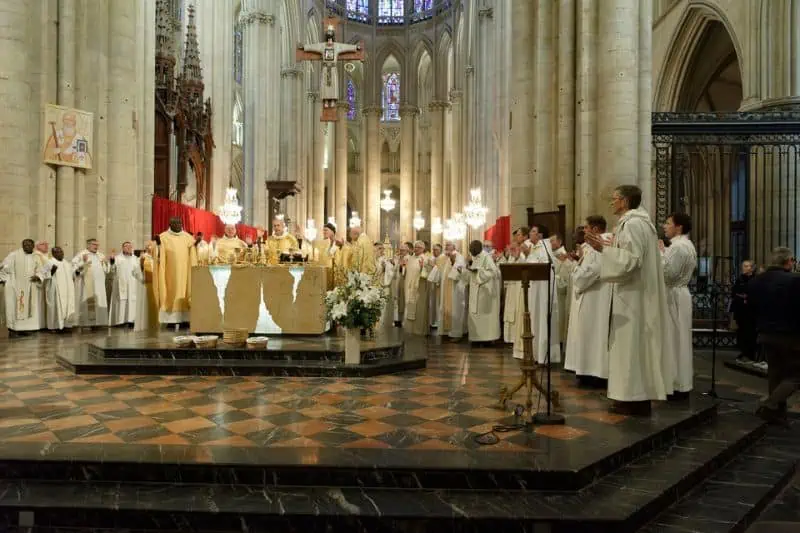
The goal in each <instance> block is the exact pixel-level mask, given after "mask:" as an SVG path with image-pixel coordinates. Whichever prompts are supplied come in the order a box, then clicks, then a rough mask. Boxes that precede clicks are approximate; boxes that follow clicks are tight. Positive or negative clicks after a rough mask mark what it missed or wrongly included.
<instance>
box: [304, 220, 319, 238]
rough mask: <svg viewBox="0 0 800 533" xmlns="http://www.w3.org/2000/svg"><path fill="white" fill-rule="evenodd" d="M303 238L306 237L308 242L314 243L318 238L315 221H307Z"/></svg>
mask: <svg viewBox="0 0 800 533" xmlns="http://www.w3.org/2000/svg"><path fill="white" fill-rule="evenodd" d="M303 236H305V238H306V240H307V241H313V240H316V238H317V227H316V226H315V225H314V219H313V218H309V219H308V220H307V221H306V229H305V230H304V231H303Z"/></svg>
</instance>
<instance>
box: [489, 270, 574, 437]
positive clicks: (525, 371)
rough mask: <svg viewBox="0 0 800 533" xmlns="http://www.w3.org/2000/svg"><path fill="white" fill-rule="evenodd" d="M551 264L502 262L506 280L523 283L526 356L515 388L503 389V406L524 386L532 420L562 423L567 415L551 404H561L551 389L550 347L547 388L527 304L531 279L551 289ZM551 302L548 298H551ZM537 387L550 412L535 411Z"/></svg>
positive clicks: (548, 329)
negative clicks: (538, 365)
mask: <svg viewBox="0 0 800 533" xmlns="http://www.w3.org/2000/svg"><path fill="white" fill-rule="evenodd" d="M551 267H552V265H550V264H547V263H503V264H501V265H500V272H501V274H502V276H503V281H519V282H521V283H520V284H521V287H520V289H521V290H522V301H523V313H522V322H523V326H522V349H523V354H524V355H523V359H522V362H521V364H520V369H521V370H522V377H521V378H520V380H519V383H517V384H516V385H515V386H514V388H513V389H512V390H511V391H509V390H508V387H506V386H505V385H504V386H502V387H501V389H500V405H501V406H505V404H506V402H508V400H510V399H511V397H512V396H513V395H514V393H516V392H517V391H518V390H520V389H521V388H522V387H527V389H528V394H527V399H526V403H525V407H526V408H527V410H528V413H529V414H530V415H531V423H535V424H543V425H545V424H547V425H555V424H563V423H564V417H563V416H562V415H560V414H557V413H553V412H552V411H551V403H552V406H553V407H555V408H559V407H560V406H561V404H560V402H559V397H558V391H554V390H552V384H551V379H550V372H551V364H550V353H549V348H548V354H547V355H548V357H547V388H546V389H545V387H544V386H543V385H542V383H541V381H540V380H539V379H538V378H537V376H536V361H534V359H533V333H532V332H531V313H530V309H529V307H528V289H529V288H530V282H531V281H547V290H548V294H550V292H551V291H552V282H551V278H550V274H551V271H552V269H551ZM548 301H549V298H548ZM551 320H552V316H551V313H550V312H549V311H548V313H547V337H548V339H547V344H548V347H549V345H550V331H551V329H552V324H551ZM518 327H519V326H518ZM534 388H535V389H536V390H538V391H539V392H540V393H541V394H542V395H543V396H544V397H545V400H546V401H547V411H546V412H544V413H536V414H534V413H533V389H534Z"/></svg>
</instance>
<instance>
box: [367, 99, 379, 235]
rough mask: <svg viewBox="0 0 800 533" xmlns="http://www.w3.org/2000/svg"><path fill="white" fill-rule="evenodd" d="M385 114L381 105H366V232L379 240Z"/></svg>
mask: <svg viewBox="0 0 800 533" xmlns="http://www.w3.org/2000/svg"><path fill="white" fill-rule="evenodd" d="M382 114H383V108H381V106H366V107H364V116H365V117H366V119H367V161H366V163H367V199H366V212H365V213H363V214H362V218H363V217H364V216H365V215H366V221H367V222H366V227H365V229H366V232H367V235H369V238H370V239H372V240H373V241H377V240H378V239H380V237H381V208H380V196H381V136H380V124H379V121H380V118H381V115H382Z"/></svg>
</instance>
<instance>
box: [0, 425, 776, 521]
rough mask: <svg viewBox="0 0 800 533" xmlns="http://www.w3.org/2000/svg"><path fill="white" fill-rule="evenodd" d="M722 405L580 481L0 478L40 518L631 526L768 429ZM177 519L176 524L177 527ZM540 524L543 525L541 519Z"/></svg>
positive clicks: (3, 507) (15, 511) (2, 494)
mask: <svg viewBox="0 0 800 533" xmlns="http://www.w3.org/2000/svg"><path fill="white" fill-rule="evenodd" d="M764 429H765V426H764V424H762V423H761V422H760V421H758V420H757V419H755V418H754V417H752V416H747V415H724V416H719V417H718V418H717V419H715V421H714V422H713V423H710V424H708V425H706V426H704V427H699V428H695V429H693V430H691V431H689V432H688V433H687V434H686V435H684V436H681V437H680V438H679V439H678V441H677V442H675V443H672V444H669V445H667V446H665V447H664V448H661V449H658V450H656V451H653V452H650V453H648V454H645V455H643V456H641V457H639V458H638V459H636V460H634V461H633V462H630V463H628V464H626V465H624V466H622V467H621V468H619V469H618V470H617V471H615V472H613V473H611V474H609V475H607V476H605V477H603V478H602V479H600V480H599V481H597V482H596V483H594V484H591V485H589V486H588V487H586V488H584V489H583V490H580V491H571V492H570V491H568V492H564V491H558V492H552V491H530V490H469V487H467V486H462V487H454V488H451V489H438V490H434V489H421V488H418V489H399V488H378V487H375V488H371V487H336V486H285V485H274V484H272V483H271V481H270V480H264V482H263V483H260V484H257V485H256V484H236V483H231V482H225V483H220V484H208V483H205V484H195V483H180V482H173V483H142V482H122V483H113V482H110V483H103V482H86V481H77V480H71V481H70V480H56V479H53V480H49V481H48V480H42V479H39V480H26V479H4V480H3V481H0V518H4V519H5V520H6V522H7V523H12V524H13V523H15V521H17V520H19V517H20V514H19V513H20V512H26V513H33V514H32V516H31V515H23V516H24V518H25V520H26V522H28V523H33V524H35V525H37V526H62V527H70V526H71V527H90V526H91V527H94V528H98V529H100V528H109V529H110V528H114V527H118V528H121V529H137V528H142V529H151V530H162V531H174V530H177V529H179V528H180V529H183V530H194V531H270V532H276V533H283V532H286V533H288V532H296V531H304V532H322V531H326V532H329V533H339V532H343V533H344V532H347V533H352V532H356V531H357V532H359V533H372V532H384V531H386V532H389V531H392V532H398V533H403V532H409V533H410V532H412V531H413V532H414V533H428V532H430V533H434V532H436V533H446V532H449V531H466V530H467V529H465V528H468V530H469V531H471V532H483V531H486V532H492V533H496V532H497V531H512V530H514V531H533V528H534V527H535V526H536V525H537V524H538V525H540V526H541V527H547V529H542V530H543V531H544V530H547V531H550V532H551V533H561V532H570V533H580V532H583V531H593V532H598V533H611V532H614V533H626V532H633V531H636V530H637V529H638V528H639V527H641V526H642V525H643V524H644V523H646V522H647V521H649V519H650V518H651V517H653V516H655V515H657V514H658V513H660V512H662V511H663V510H664V509H666V508H667V507H668V506H670V505H672V504H673V503H674V502H675V501H677V500H678V499H679V498H681V497H682V496H683V495H685V494H686V493H688V492H689V491H690V490H691V489H692V488H694V487H695V486H696V485H697V484H698V483H701V482H702V481H703V480H705V479H706V478H707V477H708V476H709V475H711V474H713V473H714V472H715V471H716V470H717V469H719V468H720V467H721V466H723V465H725V464H727V463H728V462H730V461H731V459H732V458H734V457H735V456H736V455H737V454H738V453H740V452H741V451H742V450H744V449H746V448H748V447H749V446H750V445H751V444H752V443H753V442H754V441H755V440H757V439H758V438H760V437H761V436H762V435H763V433H764ZM178 526H179V527H178ZM537 530H538V529H537Z"/></svg>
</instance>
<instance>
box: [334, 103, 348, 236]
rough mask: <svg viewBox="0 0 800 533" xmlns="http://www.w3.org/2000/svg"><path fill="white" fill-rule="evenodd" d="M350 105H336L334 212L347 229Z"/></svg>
mask: <svg viewBox="0 0 800 533" xmlns="http://www.w3.org/2000/svg"><path fill="white" fill-rule="evenodd" d="M349 109H350V104H348V103H347V102H339V103H337V104H336V115H337V118H338V119H339V120H338V121H336V175H335V181H336V188H335V195H334V212H335V213H336V215H335V216H336V220H337V221H340V222H339V223H340V224H342V223H343V224H344V225H345V227H348V226H349V219H348V218H347V111H349Z"/></svg>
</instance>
